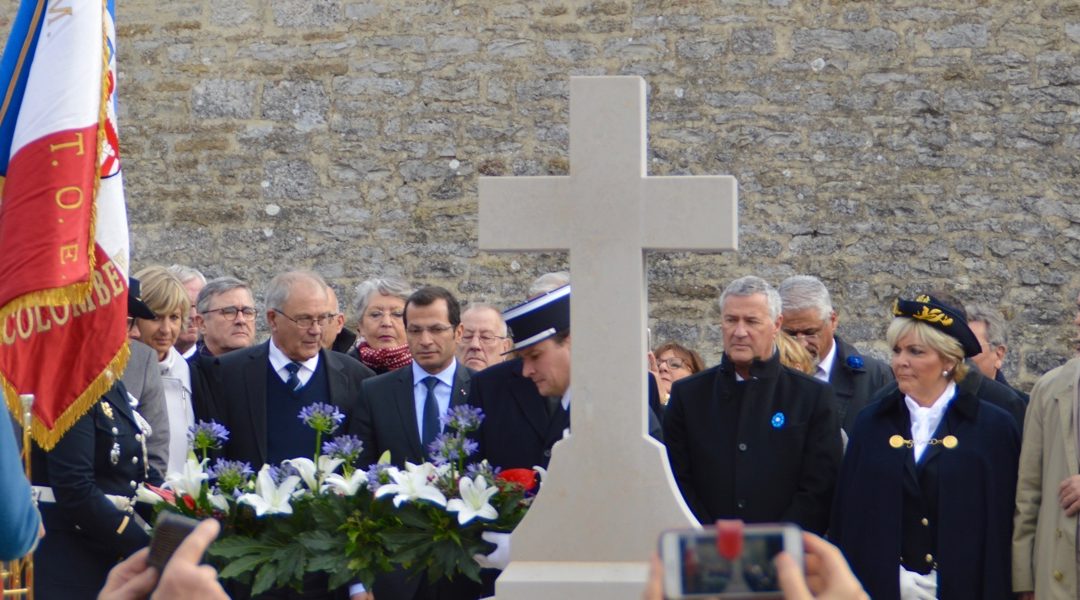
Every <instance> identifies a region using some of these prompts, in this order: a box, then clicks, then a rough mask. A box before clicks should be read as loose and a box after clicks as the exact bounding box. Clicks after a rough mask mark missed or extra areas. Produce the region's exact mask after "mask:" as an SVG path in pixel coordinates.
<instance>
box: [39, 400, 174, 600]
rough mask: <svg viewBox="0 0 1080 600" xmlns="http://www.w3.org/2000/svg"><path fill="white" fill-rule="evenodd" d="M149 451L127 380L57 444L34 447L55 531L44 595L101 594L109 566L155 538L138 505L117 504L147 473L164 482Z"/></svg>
mask: <svg viewBox="0 0 1080 600" xmlns="http://www.w3.org/2000/svg"><path fill="white" fill-rule="evenodd" d="M146 459H147V451H146V445H145V438H144V436H143V433H142V430H141V429H140V427H139V424H138V422H137V421H136V419H135V414H134V412H133V411H132V409H131V405H130V404H129V399H128V394H127V390H126V388H124V384H123V383H121V382H119V381H117V382H116V384H114V385H113V387H112V388H111V389H110V390H109V391H108V392H106V393H105V395H104V396H102V397H101V399H100V400H99V401H98V403H97V404H95V405H94V407H93V408H91V409H90V411H89V412H87V413H86V414H85V415H84V416H83V417H82V418H81V419H79V420H78V421H76V422H75V425H73V426H72V427H71V429H70V430H68V432H67V433H66V434H64V437H63V438H61V439H60V441H59V442H57V444H56V446H55V447H54V448H53V449H52V450H51V451H49V452H45V451H43V450H41V448H39V447H37V446H35V447H34V449H33V455H32V462H33V464H32V478H33V480H34V484H35V485H36V486H40V488H48V491H46V492H45V493H44V494H42V496H41V503H40V507H41V514H42V518H43V520H44V524H45V531H46V533H47V535H46V536H45V537H44V538H43V539H42V540H41V545H40V546H39V547H38V550H37V553H36V554H35V564H36V567H37V569H36V571H37V576H36V577H35V578H34V579H35V594H36V595H37V597H38V598H42V599H48V598H92V597H95V596H96V594H97V590H100V588H101V586H102V585H103V584H104V583H105V577H106V575H107V574H108V571H109V569H110V568H111V567H112V566H113V565H115V564H116V563H117V562H118V561H119V560H120V559H122V558H124V557H126V556H128V555H130V554H132V553H133V552H135V551H136V550H138V549H139V548H142V547H143V546H145V545H146V544H147V542H149V537H148V536H147V534H146V532H145V531H144V530H143V529H142V528H141V527H140V526H139V525H138V524H137V523H136V519H135V515H134V512H133V511H132V510H130V509H127V508H118V506H117V504H118V500H117V499H119V498H126V499H132V498H134V496H135V488H136V487H137V486H138V485H139V484H140V483H142V482H143V481H144V480H147V479H149V480H150V481H153V482H156V483H160V476H159V475H158V473H157V471H156V470H154V469H152V468H149V467H148V466H147V462H146ZM40 488H39V489H40ZM50 494H51V496H52V498H49V496H50ZM110 496H112V497H114V498H110ZM50 500H52V501H50Z"/></svg>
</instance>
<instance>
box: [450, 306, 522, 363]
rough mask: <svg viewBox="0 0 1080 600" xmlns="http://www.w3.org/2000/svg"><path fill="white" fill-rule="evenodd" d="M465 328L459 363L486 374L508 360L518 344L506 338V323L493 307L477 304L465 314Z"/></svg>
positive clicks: (462, 320)
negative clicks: (485, 370) (508, 356)
mask: <svg viewBox="0 0 1080 600" xmlns="http://www.w3.org/2000/svg"><path fill="white" fill-rule="evenodd" d="M461 326H462V334H461V341H460V342H459V343H458V345H457V359H458V362H461V363H463V364H464V365H465V366H466V367H469V368H470V369H472V370H474V371H482V370H484V369H486V368H488V367H490V366H491V365H496V364H499V363H501V362H503V361H504V360H506V357H507V354H506V353H507V352H509V351H510V347H511V346H513V344H514V343H513V341H511V340H510V338H509V337H508V336H507V335H506V333H507V331H506V321H503V318H502V313H501V312H499V309H497V308H495V307H494V306H491V305H490V304H473V305H472V306H470V307H469V308H467V309H465V312H464V313H462V314H461Z"/></svg>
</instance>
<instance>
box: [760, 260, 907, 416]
mask: <svg viewBox="0 0 1080 600" xmlns="http://www.w3.org/2000/svg"><path fill="white" fill-rule="evenodd" d="M779 292H780V300H781V306H782V307H783V308H782V314H783V315H784V325H783V330H784V332H785V333H787V334H788V335H790V336H791V337H793V338H795V339H796V340H797V341H798V342H799V343H800V344H802V346H803V347H804V348H806V350H807V351H808V352H810V356H811V357H812V358H813V359H814V361H815V362H816V363H817V369H816V372H815V373H814V377H816V378H817V379H819V380H821V381H824V382H827V383H830V384H832V387H833V394H835V396H836V416H837V418H838V419H839V420H840V426H841V428H843V430H844V431H845V432H848V431H850V430H851V426H852V425H854V424H855V415H857V414H859V411H860V410H862V408H863V407H864V406H866V405H867V404H868V403H869V401H870V398H871V397H873V395H874V392H876V391H878V390H879V389H881V388H882V387H884V386H886V385H888V384H889V383H892V381H893V375H892V370H891V369H890V368H889V366H888V365H886V364H885V363H883V362H881V361H880V360H877V359H876V358H873V357H870V356H866V355H864V354H862V353H860V352H859V350H858V349H857V348H856V347H855V346H852V345H851V344H849V343H847V342H845V341H844V340H842V339H840V337H839V336H837V335H836V323H837V320H838V318H837V315H836V310H835V309H833V306H832V298H830V297H829V290H828V289H826V288H825V284H823V283H821V280H819V279H818V278H817V277H812V276H810V275H795V276H794V277H788V278H787V279H785V280H784V281H782V282H781V283H780V288H779Z"/></svg>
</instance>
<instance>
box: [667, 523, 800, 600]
mask: <svg viewBox="0 0 1080 600" xmlns="http://www.w3.org/2000/svg"><path fill="white" fill-rule="evenodd" d="M780 552H787V553H788V554H789V555H791V557H792V558H794V559H795V561H796V563H798V565H799V566H800V567H804V562H803V544H802V529H800V528H799V526H798V525H794V524H791V523H777V524H757V525H745V526H744V527H743V542H742V552H741V553H740V554H739V556H738V557H737V558H735V559H734V560H728V559H726V558H724V557H723V556H721V554H720V550H719V549H718V548H717V545H716V528H715V527H706V528H704V529H677V530H669V531H665V532H663V533H662V534H660V559H661V561H662V562H663V563H664V597H665V598H668V599H671V600H674V599H678V598H714V597H716V598H729V599H735V598H755V599H757V598H781V597H782V596H783V595H782V594H781V592H780V581H779V579H778V578H777V575H776V567H775V566H774V565H773V558H775V557H776V555H777V554H779V553H780Z"/></svg>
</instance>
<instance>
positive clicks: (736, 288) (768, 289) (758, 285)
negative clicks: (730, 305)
mask: <svg viewBox="0 0 1080 600" xmlns="http://www.w3.org/2000/svg"><path fill="white" fill-rule="evenodd" d="M754 294H765V301H766V303H767V305H768V307H769V318H770V319H772V320H773V321H775V320H776V319H777V318H778V317H779V316H780V294H779V293H778V292H777V291H776V288H774V287H773V286H771V285H769V282H768V281H765V280H764V279H762V278H760V277H757V276H756V275H747V276H746V277H740V278H738V279H736V280H735V281H732V282H731V283H729V284H728V286H727V287H726V288H724V292H723V293H722V294H720V310H721V311H723V310H724V301H725V300H727V299H728V296H739V297H744V296H753V295H754Z"/></svg>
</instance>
